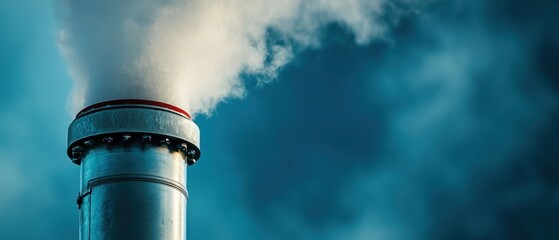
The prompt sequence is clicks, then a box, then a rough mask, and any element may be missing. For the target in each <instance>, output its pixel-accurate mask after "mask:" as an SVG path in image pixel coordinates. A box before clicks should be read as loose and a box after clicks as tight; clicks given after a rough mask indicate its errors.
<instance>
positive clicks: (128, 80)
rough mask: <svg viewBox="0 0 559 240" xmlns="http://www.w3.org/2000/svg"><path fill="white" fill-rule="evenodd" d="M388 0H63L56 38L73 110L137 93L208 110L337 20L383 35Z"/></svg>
mask: <svg viewBox="0 0 559 240" xmlns="http://www.w3.org/2000/svg"><path fill="white" fill-rule="evenodd" d="M391 6H392V8H393V7H394V4H393V3H389V2H387V1H386V0H351V1H336V0H318V1H303V0H289V1H273V0H220V1H201V0H195V1H181V0H156V1H155V0H140V1H138V0H119V1H77V0H60V1H59V7H58V15H59V17H60V19H61V20H62V28H61V30H60V32H59V35H58V42H59V46H60V49H61V51H62V53H63V54H64V56H65V58H66V59H67V62H68V65H69V72H70V74H71V76H72V78H73V79H74V80H75V83H74V88H73V91H72V94H71V96H70V103H69V104H70V106H69V108H70V112H72V113H76V112H77V111H79V110H80V109H82V108H83V107H85V106H87V105H91V104H93V103H96V102H100V101H106V100H112V99H122V98H141V99H151V100H158V101H163V102H168V103H171V104H174V105H177V106H180V107H182V108H184V109H186V110H187V111H189V112H190V113H191V114H194V115H196V114H206V115H208V114H210V113H211V112H212V110H213V109H214V108H215V107H216V105H217V104H218V103H220V102H222V101H224V100H226V99H228V98H238V97H242V96H244V95H245V84H246V83H247V81H253V82H251V83H252V84H263V83H267V82H270V81H272V80H274V79H275V78H276V76H277V74H278V71H280V70H281V68H282V67H283V66H285V65H286V64H287V63H288V62H289V61H290V60H292V59H293V57H294V55H295V54H296V53H297V52H298V51H301V50H304V49H308V48H316V47H319V46H320V41H321V30H322V29H324V27H326V26H328V25H330V24H338V25H340V26H343V27H344V28H345V29H347V30H348V31H350V32H352V34H353V35H354V41H355V42H356V43H358V44H361V45H363V44H366V43H369V42H370V41H372V40H373V39H374V38H376V37H380V36H382V34H383V32H384V27H383V26H384V24H382V22H383V20H382V19H383V18H384V16H383V12H384V11H385V10H386V9H387V8H390V7H391Z"/></svg>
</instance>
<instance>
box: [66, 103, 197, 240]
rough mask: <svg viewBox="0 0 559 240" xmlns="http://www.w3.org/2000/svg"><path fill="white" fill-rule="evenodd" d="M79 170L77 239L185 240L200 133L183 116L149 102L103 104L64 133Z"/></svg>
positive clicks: (87, 111) (177, 110)
mask: <svg viewBox="0 0 559 240" xmlns="http://www.w3.org/2000/svg"><path fill="white" fill-rule="evenodd" d="M68 156H69V157H70V158H71V159H72V161H73V162H74V163H76V164H78V165H80V169H81V176H80V180H81V182H80V193H79V195H78V199H77V204H78V208H79V212H80V214H79V216H80V217H79V221H80V230H79V231H80V239H82V240H86V239H87V240H89V239H92V240H97V239H115V240H126V239H134V240H140V239H150V240H154V239H166V240H178V239H180V240H183V239H186V200H187V199H188V191H187V189H186V165H187V164H188V165H192V164H194V163H195V162H196V161H197V160H198V159H199V157H200V130H199V129H198V127H197V126H196V124H194V122H193V121H192V120H191V118H190V116H189V115H188V113H187V112H185V111H184V110H181V109H180V108H177V107H175V106H172V105H169V104H165V103H161V102H155V101H147V100H137V99H126V100H116V101H109V102H103V103H99V104H95V105H93V106H90V107H88V108H86V109H84V110H82V111H81V112H80V113H79V114H78V115H77V117H76V119H75V120H74V121H73V122H72V123H71V124H70V127H69V129H68Z"/></svg>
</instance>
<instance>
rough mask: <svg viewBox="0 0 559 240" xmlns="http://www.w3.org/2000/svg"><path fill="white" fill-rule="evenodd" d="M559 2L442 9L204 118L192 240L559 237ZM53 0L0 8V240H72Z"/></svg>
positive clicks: (327, 49) (343, 32)
mask: <svg viewBox="0 0 559 240" xmlns="http://www.w3.org/2000/svg"><path fill="white" fill-rule="evenodd" d="M558 5H559V4H557V3H556V1H544V0H541V1H532V2H530V3H527V2H525V1H504V0H498V1H491V2H486V1H433V2H432V3H431V4H428V5H427V6H425V7H424V8H422V9H421V11H419V12H417V13H410V14H408V15H406V16H403V17H402V18H400V20H398V21H395V22H390V23H388V26H389V30H388V32H387V34H386V37H384V38H383V39H378V40H375V41H372V42H371V43H369V44H366V45H364V46H362V45H356V44H355V43H354V41H353V37H354V36H352V35H351V33H350V32H349V31H347V29H344V27H343V26H339V25H336V24H332V25H330V26H328V27H327V28H326V29H325V30H324V31H323V33H322V34H323V36H322V38H323V39H322V46H321V47H320V48H314V49H310V50H306V51H304V52H302V53H300V54H298V55H296V56H295V59H294V60H293V61H292V62H291V63H289V64H288V65H287V66H286V67H285V68H284V69H283V70H282V71H281V72H280V73H279V76H278V77H277V79H276V80H275V81H274V82H272V83H269V84H266V85H262V86H261V85H258V84H255V83H254V81H252V80H251V79H250V78H247V79H246V82H245V84H246V85H247V88H248V94H247V95H246V97H245V98H244V99H236V100H230V101H227V102H225V103H222V104H220V105H219V106H218V107H217V109H216V110H215V112H214V113H213V115H212V116H211V117H199V118H198V119H197V123H198V125H199V127H200V128H201V132H202V143H201V145H202V148H203V149H202V151H203V154H202V159H201V160H200V162H199V163H197V164H196V165H194V166H193V167H189V172H188V188H189V192H190V199H189V202H188V237H189V239H557V238H558V237H559V231H558V230H557V226H558V225H559V221H558V220H557V213H558V212H559V191H558V190H557V184H559V177H558V176H559V175H557V172H558V171H559V164H557V162H556V161H557V159H559V147H558V143H559V137H558V134H559V128H558V127H557V122H558V121H559V96H558V91H559V82H558V79H559V71H558V69H559V68H558V66H559V34H558V32H557V31H556V28H557V26H556V25H557V23H558V22H559V19H558V18H559V16H558V15H557V12H559V6H558ZM53 6H54V5H53V3H51V2H50V1H37V0H35V1H33V0H23V1H2V2H0V239H76V238H77V235H78V225H77V223H78V221H77V220H78V215H77V214H78V211H77V207H76V205H75V198H76V196H77V192H78V186H79V185H78V184H79V172H78V167H77V166H75V165H73V164H72V163H71V162H70V161H69V160H68V159H67V157H66V155H65V150H66V149H65V143H66V131H67V126H68V124H69V123H70V121H71V120H72V118H71V116H70V115H69V114H68V112H67V108H66V106H67V98H68V95H69V92H70V89H71V87H72V80H71V79H70V77H69V76H68V74H67V72H66V66H65V64H64V60H63V58H62V56H61V54H60V53H59V50H58V48H57V45H56V39H55V36H56V32H57V28H58V23H57V20H56V19H55V17H54V16H55V15H54V11H55V10H54V7H53Z"/></svg>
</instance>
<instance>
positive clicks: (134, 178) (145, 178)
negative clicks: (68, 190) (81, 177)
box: [87, 174, 188, 199]
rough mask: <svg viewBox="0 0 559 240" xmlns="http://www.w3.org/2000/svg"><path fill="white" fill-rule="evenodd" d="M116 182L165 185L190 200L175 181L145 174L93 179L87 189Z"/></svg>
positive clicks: (185, 191)
mask: <svg viewBox="0 0 559 240" xmlns="http://www.w3.org/2000/svg"><path fill="white" fill-rule="evenodd" d="M114 182H152V183H158V184H163V185H167V186H169V187H172V188H175V189H177V190H178V191H179V192H181V193H182V195H184V197H186V199H188V191H187V190H186V188H185V187H184V186H183V185H182V184H180V183H178V182H176V181H173V180H169V179H166V178H162V177H158V176H152V175H145V174H142V175H140V174H127V175H123V174H121V175H112V176H106V177H99V178H94V179H91V180H90V181H89V182H88V184H87V188H88V189H93V188H94V187H96V186H100V185H104V184H109V183H114Z"/></svg>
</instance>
